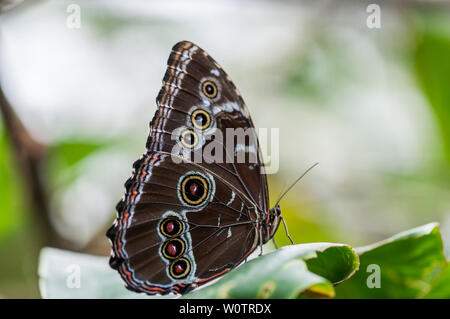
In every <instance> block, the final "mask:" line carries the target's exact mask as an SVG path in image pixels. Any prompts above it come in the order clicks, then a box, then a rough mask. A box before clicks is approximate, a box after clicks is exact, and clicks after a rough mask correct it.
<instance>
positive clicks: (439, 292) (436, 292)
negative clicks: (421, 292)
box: [424, 263, 450, 299]
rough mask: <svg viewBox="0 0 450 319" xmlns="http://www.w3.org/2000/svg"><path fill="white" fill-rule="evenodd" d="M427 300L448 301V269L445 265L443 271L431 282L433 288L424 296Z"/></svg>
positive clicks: (449, 281)
mask: <svg viewBox="0 0 450 319" xmlns="http://www.w3.org/2000/svg"><path fill="white" fill-rule="evenodd" d="M424 298H427V299H450V267H449V265H448V263H447V266H446V267H445V269H444V270H443V271H442V272H441V273H440V274H439V277H438V278H437V279H436V280H435V281H434V282H433V287H432V288H431V290H430V291H429V292H428V293H427V294H426V295H425V296H424Z"/></svg>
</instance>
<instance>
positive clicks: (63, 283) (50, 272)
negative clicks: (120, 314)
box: [38, 248, 147, 299]
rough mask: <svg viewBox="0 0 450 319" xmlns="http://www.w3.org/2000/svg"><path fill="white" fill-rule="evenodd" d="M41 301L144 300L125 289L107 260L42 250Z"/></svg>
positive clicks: (64, 251)
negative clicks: (86, 299) (87, 299)
mask: <svg viewBox="0 0 450 319" xmlns="http://www.w3.org/2000/svg"><path fill="white" fill-rule="evenodd" d="M38 273H39V289H40V291H41V296H42V297H43V298H50V299H52V298H64V299H65V298H98V299H100V298H145V297H147V296H144V295H141V294H137V293H134V292H132V291H129V290H128V289H126V288H125V287H124V283H123V281H122V279H121V278H120V276H119V275H118V273H117V272H116V271H114V270H113V269H111V268H110V267H109V264H108V258H107V257H99V256H92V255H86V254H80V253H74V252H70V251H66V250H61V249H55V248H43V249H42V250H41V254H40V257H39V270H38Z"/></svg>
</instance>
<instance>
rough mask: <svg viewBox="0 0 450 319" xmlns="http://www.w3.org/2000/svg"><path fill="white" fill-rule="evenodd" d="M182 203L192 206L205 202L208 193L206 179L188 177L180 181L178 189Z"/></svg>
mask: <svg viewBox="0 0 450 319" xmlns="http://www.w3.org/2000/svg"><path fill="white" fill-rule="evenodd" d="M179 191H180V193H181V198H182V199H183V201H184V202H185V203H187V204H189V205H192V206H198V205H201V204H203V203H204V202H205V200H206V199H207V195H208V192H209V186H208V182H207V181H206V179H205V178H204V177H202V176H200V175H188V176H186V177H185V178H184V179H183V180H182V181H181V185H180V189H179Z"/></svg>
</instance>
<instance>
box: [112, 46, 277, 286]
mask: <svg viewBox="0 0 450 319" xmlns="http://www.w3.org/2000/svg"><path fill="white" fill-rule="evenodd" d="M167 65H168V66H167V71H166V74H165V76H164V79H163V85H162V88H161V91H160V93H159V94H158V97H157V99H156V102H157V106H158V108H157V111H156V113H155V116H154V118H153V120H152V121H151V123H150V134H149V138H148V140H147V144H146V147H147V151H146V153H145V154H144V155H143V156H142V157H141V158H140V159H139V160H137V161H136V162H135V163H134V164H133V174H132V176H131V177H130V178H129V179H128V181H127V182H126V183H125V189H126V192H125V196H124V197H123V199H122V200H121V201H120V202H119V204H118V205H117V208H116V209H117V213H118V215H117V218H116V220H115V221H114V224H113V226H112V227H111V228H110V229H109V230H108V232H107V236H108V238H109V239H110V241H111V243H112V253H111V257H110V265H111V267H112V268H114V269H116V270H117V271H118V272H119V273H120V275H121V277H122V279H123V280H124V281H125V283H126V286H127V288H129V289H131V290H134V291H137V292H144V293H147V294H167V293H178V294H182V293H185V292H187V291H189V290H192V289H193V288H195V287H197V286H200V285H202V284H204V283H206V282H209V281H211V280H213V279H215V278H217V277H219V276H221V275H223V274H225V273H226V272H228V271H230V270H231V269H233V268H235V267H236V266H237V265H239V264H240V263H241V262H242V261H244V260H245V259H246V258H247V257H248V256H249V255H250V254H251V253H252V252H253V251H254V250H255V249H256V248H257V247H258V246H262V245H263V244H264V243H266V242H267V241H268V240H270V239H271V238H272V237H273V236H274V234H275V232H276V230H277V228H278V225H279V223H280V217H281V211H280V208H279V206H276V207H274V208H272V209H269V206H268V189H267V181H266V176H265V174H264V165H263V162H262V157H261V153H260V150H259V144H258V139H257V137H256V133H255V131H254V126H253V123H252V120H251V118H250V114H249V112H248V110H247V107H246V106H245V103H244V101H243V99H242V97H241V95H240V94H239V92H238V90H237V89H236V87H235V86H234V84H233V83H232V82H231V80H230V78H229V77H228V75H227V74H226V73H225V72H224V71H223V70H222V68H221V67H220V66H219V65H218V64H217V63H216V62H215V61H214V60H213V59H212V58H211V57H210V56H209V55H208V54H207V53H206V52H205V51H203V50H202V49H200V48H199V47H198V46H196V45H195V44H193V43H191V42H188V41H182V42H179V43H177V44H176V45H175V46H174V47H173V48H172V52H171V54H170V56H169V59H168V63H167ZM229 131H230V132H231V133H233V134H234V135H233V134H228V133H229ZM236 132H237V133H239V134H237V133H236ZM241 133H242V134H244V138H241V137H242V136H241V135H240V134H241ZM199 159H200V160H199ZM242 159H245V160H242Z"/></svg>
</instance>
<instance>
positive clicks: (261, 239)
mask: <svg viewBox="0 0 450 319" xmlns="http://www.w3.org/2000/svg"><path fill="white" fill-rule="evenodd" d="M259 247H260V249H261V250H260V251H259V255H258V256H261V255H262V254H263V234H262V227H259Z"/></svg>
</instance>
